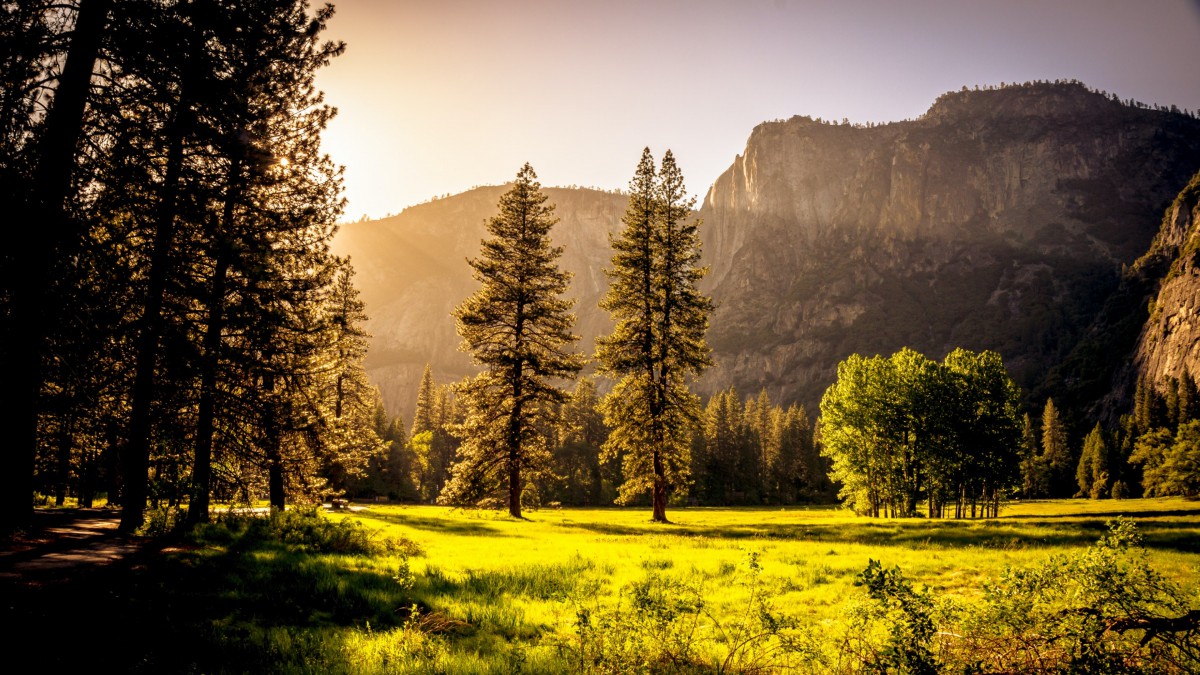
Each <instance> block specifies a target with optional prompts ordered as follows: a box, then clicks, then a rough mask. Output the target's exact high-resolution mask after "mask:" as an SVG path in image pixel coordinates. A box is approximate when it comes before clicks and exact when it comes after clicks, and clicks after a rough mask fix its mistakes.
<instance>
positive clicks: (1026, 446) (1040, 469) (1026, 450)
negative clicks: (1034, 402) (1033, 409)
mask: <svg viewBox="0 0 1200 675" xmlns="http://www.w3.org/2000/svg"><path fill="white" fill-rule="evenodd" d="M1022 429H1023V431H1022V433H1021V494H1022V495H1023V496H1024V497H1025V498H1026V499H1032V498H1035V497H1044V496H1045V495H1046V494H1047V492H1048V491H1049V489H1050V486H1049V483H1048V480H1049V479H1048V478H1047V477H1046V465H1045V462H1043V461H1042V457H1041V455H1040V454H1039V453H1038V447H1039V443H1038V437H1037V428H1036V427H1035V426H1034V424H1033V420H1032V419H1031V418H1030V417H1029V413H1025V417H1024V418H1023V420H1022Z"/></svg>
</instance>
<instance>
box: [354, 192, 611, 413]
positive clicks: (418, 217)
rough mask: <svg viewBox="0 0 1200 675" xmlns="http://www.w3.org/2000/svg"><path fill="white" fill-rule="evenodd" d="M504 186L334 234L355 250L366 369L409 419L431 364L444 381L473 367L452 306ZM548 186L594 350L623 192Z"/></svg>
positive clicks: (463, 292) (466, 282)
mask: <svg viewBox="0 0 1200 675" xmlns="http://www.w3.org/2000/svg"><path fill="white" fill-rule="evenodd" d="M508 188H509V186H491V187H481V188H476V189H474V190H470V191H468V192H465V193H462V194H459V195H454V196H452V197H447V198H445V199H439V200H435V201H432V202H429V203H426V204H421V205H419V206H414V207H411V208H408V209H405V210H404V212H403V213H401V214H400V215H398V216H393V217H391V218H385V219H382V220H376V221H368V222H359V223H350V224H346V225H342V227H341V228H340V230H339V231H338V234H337V236H336V237H335V239H334V243H333V250H334V252H335V253H337V254H338V255H344V256H345V255H348V256H350V259H351V262H352V263H353V265H354V268H355V270H356V272H357V275H356V277H355V282H356V284H357V286H358V288H359V290H360V291H361V293H362V298H363V300H364V301H365V302H366V304H367V313H368V315H369V316H370V320H369V321H368V323H367V330H368V331H369V332H370V333H371V336H372V337H371V342H370V347H369V350H368V353H367V362H366V366H367V372H368V375H369V376H370V378H371V381H372V382H374V383H375V384H376V385H378V386H379V388H380V391H381V393H382V394H383V398H384V402H385V404H386V405H387V407H388V409H389V411H390V412H391V413H392V414H401V415H402V416H403V417H404V419H405V420H406V421H411V419H412V411H413V408H414V406H415V402H416V396H417V385H418V383H419V382H420V379H421V373H422V371H423V370H424V368H425V364H426V363H429V364H431V365H432V367H433V372H434V377H435V378H436V379H437V380H438V381H439V382H450V381H454V380H458V379H461V378H463V377H465V376H467V375H471V374H474V373H475V368H474V367H473V366H472V364H471V359H470V357H469V356H468V355H467V354H466V353H464V352H461V351H459V350H458V347H459V343H460V342H461V340H460V339H459V337H458V335H457V333H455V330H454V319H453V317H451V316H450V312H451V311H452V310H453V309H454V307H455V306H456V305H458V304H459V303H460V302H462V301H463V299H464V298H466V297H467V296H468V295H470V294H471V293H472V292H474V291H475V289H476V287H477V286H478V284H477V282H475V280H474V279H472V277H471V268H470V266H469V265H468V264H467V258H474V257H476V256H478V255H479V244H480V241H481V240H482V239H483V238H484V237H485V236H487V232H486V230H485V225H486V221H487V219H488V218H491V217H492V216H494V215H495V214H496V211H497V208H496V204H497V202H499V200H500V195H502V194H503V193H504V192H505V191H506V190H507V189H508ZM543 192H545V193H546V195H547V196H548V197H549V201H550V203H552V204H554V205H555V207H556V213H557V215H558V217H559V218H560V222H559V223H558V224H557V225H555V226H554V229H553V230H552V232H551V234H552V238H553V240H554V242H555V244H556V245H558V246H562V247H563V257H562V259H561V261H560V264H561V266H562V268H563V269H565V270H567V271H570V272H572V273H573V274H574V278H573V279H572V280H571V296H572V297H574V298H575V300H576V305H575V311H576V314H577V315H578V318H579V322H578V324H577V325H576V329H575V332H576V333H577V334H579V335H580V336H581V338H582V339H581V340H580V343H579V349H580V351H582V352H584V353H587V354H590V353H591V351H592V348H593V344H594V339H595V336H596V335H598V334H600V333H602V332H608V331H609V330H611V323H610V322H609V321H608V316H607V314H605V313H603V312H601V311H600V310H599V309H598V308H597V303H598V302H599V300H600V296H601V295H603V294H604V292H605V291H606V290H607V288H608V280H607V278H606V277H605V276H604V273H603V271H602V268H603V267H604V266H606V265H607V264H608V260H609V257H610V256H611V252H610V249H609V246H608V233H609V232H614V231H616V229H617V227H618V226H619V225H620V219H621V215H622V214H623V213H624V211H625V203H626V201H627V199H626V197H624V196H622V195H619V194H614V193H609V192H601V191H597V190H586V189H563V188H544V189H543Z"/></svg>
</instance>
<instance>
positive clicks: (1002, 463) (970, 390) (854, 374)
mask: <svg viewBox="0 0 1200 675" xmlns="http://www.w3.org/2000/svg"><path fill="white" fill-rule="evenodd" d="M1018 398H1019V392H1018V390H1017V387H1016V385H1015V384H1013V382H1012V380H1011V379H1009V377H1008V374H1007V373H1006V372H1005V369H1004V365H1003V364H1002V363H1001V361H1000V357H999V355H997V354H995V353H994V352H982V353H979V354H976V353H973V352H969V351H967V350H964V349H957V350H955V351H953V352H951V353H950V354H948V355H947V356H946V359H945V360H944V361H943V363H941V364H938V363H935V362H933V361H930V360H929V359H926V358H925V357H924V356H922V355H920V354H918V353H916V352H914V351H912V350H910V349H904V350H901V351H899V352H896V353H895V354H893V355H892V356H891V357H890V358H886V359H885V358H883V357H882V356H875V357H872V358H869V359H868V358H864V357H862V356H859V355H857V354H853V355H851V356H850V357H849V358H847V359H846V360H844V361H842V362H841V363H840V364H838V376H837V381H835V382H834V384H833V385H831V386H830V387H829V389H828V390H826V392H825V395H824V396H823V397H822V399H821V419H820V429H821V439H822V446H823V447H822V450H821V452H822V454H823V455H825V456H826V457H829V458H830V459H831V460H832V461H833V468H832V472H831V478H832V479H834V480H835V481H839V482H841V484H842V488H841V496H842V497H843V499H845V500H846V501H847V502H848V503H849V504H850V505H851V506H852V507H853V508H854V509H855V510H856V511H858V512H860V513H866V514H869V515H873V516H880V515H893V516H912V515H915V514H916V512H917V508H918V507H919V506H920V504H921V502H922V501H924V502H925V503H926V505H927V513H928V515H929V516H930V517H940V516H942V515H943V510H944V509H948V508H949V505H951V504H953V506H954V515H955V517H967V516H970V517H974V516H975V515H977V514H978V513H980V512H982V514H983V515H985V516H988V515H991V516H995V515H997V514H998V511H999V505H1000V498H1001V495H1002V494H1003V492H1004V491H1005V490H1007V489H1008V488H1010V487H1014V486H1015V485H1016V484H1017V481H1018V479H1019V472H1020V460H1021V454H1020V449H1019V448H1020V445H1021V422H1020V419H1019V418H1018V416H1017V414H1018V413H1017V400H1018Z"/></svg>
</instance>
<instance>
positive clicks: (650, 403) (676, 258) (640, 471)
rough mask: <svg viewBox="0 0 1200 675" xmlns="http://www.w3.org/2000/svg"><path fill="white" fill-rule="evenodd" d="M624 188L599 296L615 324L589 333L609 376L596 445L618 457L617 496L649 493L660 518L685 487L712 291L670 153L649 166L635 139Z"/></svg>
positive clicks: (602, 369) (705, 359) (624, 498)
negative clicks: (603, 432) (601, 440)
mask: <svg viewBox="0 0 1200 675" xmlns="http://www.w3.org/2000/svg"><path fill="white" fill-rule="evenodd" d="M629 188H630V189H629V193H630V194H629V204H628V206H627V207H626V211H625V215H624V216H623V217H622V218H621V222H622V224H623V227H622V229H621V231H620V233H619V234H618V235H617V236H616V237H614V238H612V240H611V243H612V247H613V258H612V266H611V267H610V268H607V269H606V270H605V274H607V275H608V278H609V288H608V293H607V294H606V295H605V296H604V298H603V299H602V300H601V301H600V307H601V308H602V309H604V310H606V311H608V312H609V314H610V315H611V316H612V318H613V322H614V323H615V327H614V329H613V332H612V333H611V334H609V335H606V336H602V337H600V338H598V339H597V341H596V360H597V361H598V362H599V366H600V372H601V373H603V374H606V375H610V376H613V377H615V378H619V381H618V382H617V384H616V385H615V386H614V387H613V390H612V391H611V392H610V393H609V394H608V396H606V397H605V398H604V402H603V404H602V409H603V412H604V421H605V424H607V425H608V426H609V428H610V429H611V432H610V434H609V436H608V440H607V441H606V442H605V444H604V452H605V455H606V456H607V457H609V458H613V457H618V456H619V457H621V459H622V464H623V466H622V477H623V479H624V482H623V483H622V484H621V486H620V497H619V501H621V502H622V503H629V502H630V501H632V500H634V499H636V498H637V497H638V496H640V495H644V494H646V493H649V494H650V496H651V501H652V504H653V518H654V519H655V520H656V521H660V522H665V521H666V520H667V516H666V505H667V497H668V492H670V491H672V490H675V491H679V492H683V491H685V490H686V488H687V483H688V469H689V465H690V458H689V451H690V441H691V438H690V428H691V425H692V424H694V423H695V421H696V420H697V419H698V417H699V399H698V398H697V397H696V396H695V395H694V394H692V393H691V391H690V390H689V389H688V386H687V382H686V379H685V378H686V377H687V376H689V375H699V374H700V373H701V372H703V370H704V369H705V368H707V367H708V366H709V365H711V363H712V362H711V359H710V357H709V352H710V350H709V347H708V344H707V343H706V342H705V332H706V331H707V329H708V316H709V314H710V313H711V312H712V301H711V300H710V299H709V298H708V297H707V296H705V295H703V294H701V293H700V291H699V289H698V287H697V286H698V284H699V282H700V280H701V279H702V278H703V277H704V275H705V274H706V273H707V268H703V267H700V266H699V263H700V238H699V234H698V229H697V228H698V226H699V223H698V222H696V221H689V220H688V218H690V217H691V213H692V208H693V206H694V204H695V199H694V198H693V199H688V198H687V196H686V195H687V193H686V190H685V189H684V185H683V173H682V172H681V171H680V170H679V167H678V165H676V163H675V156H674V155H673V154H672V153H671V151H670V150H668V151H667V152H666V153H665V154H664V155H663V159H662V166H661V168H660V169H659V170H658V172H657V173H656V172H655V167H654V157H653V155H651V153H650V149H649V148H645V149H644V150H643V151H642V157H641V159H640V161H639V162H638V166H637V169H636V171H635V172H634V177H633V178H632V179H631V180H630V183H629Z"/></svg>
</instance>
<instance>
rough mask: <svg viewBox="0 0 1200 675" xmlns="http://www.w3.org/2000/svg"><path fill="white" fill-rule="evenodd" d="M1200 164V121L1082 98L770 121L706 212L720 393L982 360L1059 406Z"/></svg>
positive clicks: (797, 396)
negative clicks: (870, 358)
mask: <svg viewBox="0 0 1200 675" xmlns="http://www.w3.org/2000/svg"><path fill="white" fill-rule="evenodd" d="M1198 168H1200V121H1198V120H1196V119H1195V118H1193V117H1191V116H1188V115H1184V114H1179V113H1177V112H1171V111H1167V110H1161V109H1150V108H1146V107H1143V106H1140V105H1131V104H1126V103H1122V102H1120V101H1118V100H1115V98H1113V97H1110V96H1106V95H1104V94H1101V93H1098V92H1094V91H1091V90H1089V89H1087V88H1086V87H1084V86H1082V85H1079V84H1076V83H1037V84H1031V85H1023V86H1012V87H1005V88H1000V89H989V90H964V91H960V92H955V93H951V94H946V95H943V96H942V97H940V98H939V99H938V100H937V101H936V102H935V103H934V104H933V106H932V107H931V108H930V109H929V111H928V112H927V113H926V114H925V115H923V116H922V117H921V118H919V119H917V120H912V121H905V122H897V123H892V124H885V125H879V126H871V127H862V126H850V125H839V124H830V123H825V122H821V121H818V120H813V119H810V118H807V117H793V118H792V119H790V120H786V121H779V122H770V123H765V124H761V125H759V126H758V127H756V128H755V129H754V131H753V133H752V134H751V135H750V138H749V141H748V142H747V145H746V150H745V152H744V153H743V154H741V155H739V156H738V157H737V158H736V159H735V161H734V163H733V165H732V166H731V167H730V168H729V169H728V170H727V171H726V172H725V173H724V174H723V175H722V176H721V177H720V178H719V179H718V180H717V181H716V183H715V184H714V185H713V187H712V188H711V189H710V190H709V192H708V195H707V197H706V198H705V200H704V203H703V205H702V208H701V211H700V215H701V217H702V218H703V219H704V224H703V226H702V234H703V236H704V240H705V257H706V260H707V261H709V264H710V265H711V266H712V274H711V275H710V277H709V279H708V288H709V290H710V291H711V293H712V295H713V297H714V299H715V300H716V301H717V303H718V308H717V310H716V312H715V315H714V317H713V321H712V328H711V331H710V342H711V343H712V345H713V347H714V350H715V356H716V360H717V362H718V367H717V369H715V370H714V371H713V372H712V373H711V374H710V375H708V376H707V377H706V379H705V387H706V389H708V390H713V389H717V388H721V387H724V386H728V385H735V386H737V387H738V388H739V390H741V391H742V392H744V393H745V392H753V391H757V390H758V389H759V388H763V387H765V388H766V389H767V390H768V392H769V393H770V394H771V395H772V397H773V398H775V399H776V400H782V401H784V402H788V401H793V400H799V401H801V402H804V403H806V404H807V405H809V406H813V405H815V404H816V402H817V401H818V400H819V398H820V396H821V393H822V392H823V391H824V389H825V387H827V386H828V385H829V383H830V382H831V381H832V380H833V377H834V374H835V367H836V365H837V363H838V362H839V361H840V360H842V359H843V358H845V357H846V356H847V355H849V354H851V353H855V352H857V353H862V354H876V353H880V354H890V353H892V352H893V351H895V350H897V349H899V348H900V347H903V346H909V347H912V348H914V349H917V350H919V351H922V352H924V353H926V354H927V355H929V356H931V357H934V358H941V356H942V355H943V354H945V353H946V352H948V351H949V350H951V349H953V348H955V347H959V346H962V347H967V348H970V349H975V350H978V349H994V350H996V351H998V352H1000V354H1001V355H1002V356H1003V357H1004V359H1005V362H1006V364H1007V365H1008V366H1009V369H1010V372H1012V374H1013V376H1014V378H1015V379H1016V380H1017V381H1018V383H1019V384H1021V385H1022V386H1023V387H1024V388H1025V389H1026V391H1028V392H1035V391H1036V392H1045V391H1047V389H1046V386H1045V380H1046V378H1047V376H1048V374H1049V373H1050V372H1051V371H1052V370H1053V368H1054V367H1055V366H1056V365H1057V364H1059V363H1060V362H1061V361H1063V360H1064V359H1065V358H1066V357H1067V356H1068V355H1070V354H1072V353H1073V352H1074V351H1075V349H1076V347H1077V346H1078V345H1079V343H1080V341H1081V339H1082V338H1083V337H1084V335H1085V334H1086V333H1087V331H1088V329H1089V327H1090V326H1092V324H1093V323H1094V322H1095V321H1096V319H1097V317H1098V315H1100V313H1101V312H1102V310H1103V309H1104V307H1105V304H1106V302H1107V300H1108V298H1109V296H1111V295H1112V294H1113V293H1114V291H1116V290H1117V289H1118V288H1119V286H1120V281H1121V272H1122V266H1123V265H1128V264H1131V263H1133V262H1134V261H1135V260H1136V259H1138V257H1139V256H1141V255H1142V254H1143V253H1145V251H1146V250H1147V248H1148V247H1149V245H1150V242H1151V240H1152V239H1153V238H1154V237H1155V234H1156V232H1157V230H1158V223H1159V221H1160V219H1161V217H1162V213H1163V210H1164V208H1165V207H1166V206H1167V205H1168V204H1170V203H1171V200H1172V198H1173V197H1174V196H1175V195H1176V194H1177V193H1178V192H1179V190H1180V188H1181V187H1182V186H1183V185H1185V184H1186V183H1187V181H1188V179H1189V178H1190V177H1191V176H1192V174H1194V173H1195V172H1196V170H1197V169H1198ZM1124 353H1127V352H1123V353H1122V355H1123V354H1124ZM810 409H811V407H810Z"/></svg>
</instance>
